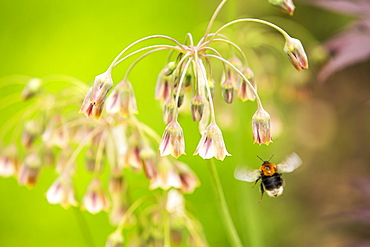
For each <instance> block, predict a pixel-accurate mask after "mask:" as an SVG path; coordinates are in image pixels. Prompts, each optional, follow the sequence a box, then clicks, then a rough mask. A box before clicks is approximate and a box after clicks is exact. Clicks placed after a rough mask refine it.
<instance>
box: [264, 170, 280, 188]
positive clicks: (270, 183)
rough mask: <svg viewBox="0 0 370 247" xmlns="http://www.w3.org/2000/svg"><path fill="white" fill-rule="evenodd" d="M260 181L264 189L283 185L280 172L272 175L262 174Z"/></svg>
mask: <svg viewBox="0 0 370 247" xmlns="http://www.w3.org/2000/svg"><path fill="white" fill-rule="evenodd" d="M262 183H263V185H264V186H265V189H266V190H273V189H278V188H280V187H281V186H283V184H284V180H283V178H282V177H281V173H275V174H273V175H272V176H264V175H262Z"/></svg>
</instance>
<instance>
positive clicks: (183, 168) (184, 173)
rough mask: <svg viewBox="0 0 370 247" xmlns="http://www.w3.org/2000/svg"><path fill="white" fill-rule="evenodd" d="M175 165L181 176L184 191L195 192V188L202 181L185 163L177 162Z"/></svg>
mask: <svg viewBox="0 0 370 247" xmlns="http://www.w3.org/2000/svg"><path fill="white" fill-rule="evenodd" d="M175 166H176V168H177V172H178V174H179V176H180V180H181V187H180V188H179V190H180V191H181V192H182V193H193V191H194V189H195V188H196V187H198V186H199V184H200V182H199V179H198V177H197V176H196V175H195V173H194V172H193V171H192V170H191V169H190V168H189V167H188V166H187V165H186V164H184V163H182V162H176V163H175Z"/></svg>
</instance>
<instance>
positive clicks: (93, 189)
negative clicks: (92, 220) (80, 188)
mask: <svg viewBox="0 0 370 247" xmlns="http://www.w3.org/2000/svg"><path fill="white" fill-rule="evenodd" d="M82 206H83V208H85V209H86V210H87V211H89V212H90V213H92V214H97V213H99V212H101V211H103V210H107V209H108V208H109V200H108V196H107V195H106V194H105V192H104V190H103V188H102V185H101V183H100V181H99V179H98V178H94V179H93V180H92V181H91V183H90V185H89V187H88V188H87V191H86V194H85V196H84V197H83V199H82Z"/></svg>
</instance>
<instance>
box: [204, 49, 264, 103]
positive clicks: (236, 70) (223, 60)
mask: <svg viewBox="0 0 370 247" xmlns="http://www.w3.org/2000/svg"><path fill="white" fill-rule="evenodd" d="M202 57H213V58H216V59H218V60H221V61H222V62H224V63H226V64H228V65H229V66H230V67H231V68H233V69H234V70H235V72H237V73H238V74H239V76H241V77H242V78H243V80H244V81H245V82H246V83H247V84H248V86H249V87H250V88H251V90H252V92H253V94H254V95H255V96H256V101H257V106H258V109H263V107H262V102H261V99H260V97H259V96H258V93H257V90H256V89H255V88H254V87H253V85H252V84H251V83H250V81H249V80H248V79H247V78H246V77H245V75H243V73H242V72H240V70H239V69H238V68H237V67H235V66H234V65H233V64H232V63H230V62H229V61H227V60H226V59H224V58H222V57H220V56H215V55H202Z"/></svg>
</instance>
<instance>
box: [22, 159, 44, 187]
mask: <svg viewBox="0 0 370 247" xmlns="http://www.w3.org/2000/svg"><path fill="white" fill-rule="evenodd" d="M40 169H41V160H40V158H39V156H38V155H36V154H35V153H31V154H29V155H27V156H26V157H25V158H24V160H23V162H22V165H21V167H20V170H19V173H18V183H19V184H20V185H27V186H34V185H35V184H36V181H37V178H38V176H39V173H40Z"/></svg>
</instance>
